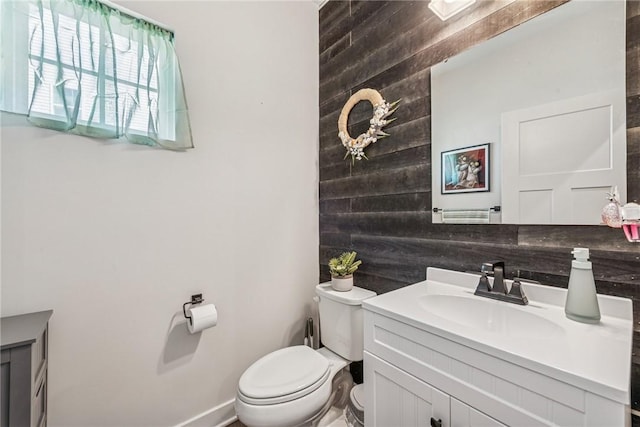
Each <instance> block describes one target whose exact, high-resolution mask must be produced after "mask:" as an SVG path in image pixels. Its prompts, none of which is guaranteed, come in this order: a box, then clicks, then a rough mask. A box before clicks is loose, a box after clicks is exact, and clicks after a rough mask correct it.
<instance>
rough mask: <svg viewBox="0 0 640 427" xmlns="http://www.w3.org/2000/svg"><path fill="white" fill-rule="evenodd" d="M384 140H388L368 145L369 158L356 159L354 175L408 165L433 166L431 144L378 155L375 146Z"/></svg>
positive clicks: (381, 142) (353, 168)
mask: <svg viewBox="0 0 640 427" xmlns="http://www.w3.org/2000/svg"><path fill="white" fill-rule="evenodd" d="M384 142H386V140H385V139H382V140H380V141H379V142H376V143H375V144H372V145H370V146H369V147H367V151H366V154H367V157H368V158H369V160H366V159H363V160H356V161H355V162H354V163H353V165H352V167H351V175H352V176H357V175H367V174H371V173H377V172H383V171H389V170H391V169H400V168H405V167H408V166H418V165H423V166H427V167H430V166H431V162H430V158H431V145H421V146H417V147H412V148H408V149H406V150H398V151H394V152H392V153H389V154H383V155H378V153H377V152H376V150H375V149H374V148H375V147H377V146H378V145H381V144H383V143H384ZM425 178H426V177H425ZM426 184H430V183H426Z"/></svg>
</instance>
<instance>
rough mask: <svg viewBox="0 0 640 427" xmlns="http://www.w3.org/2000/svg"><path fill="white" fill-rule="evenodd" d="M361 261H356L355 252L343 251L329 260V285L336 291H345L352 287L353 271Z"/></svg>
mask: <svg viewBox="0 0 640 427" xmlns="http://www.w3.org/2000/svg"><path fill="white" fill-rule="evenodd" d="M360 264H362V261H360V260H358V261H356V253H355V252H353V251H352V252H344V253H343V254H342V255H340V256H339V257H338V258H331V259H330V260H329V272H331V287H332V288H333V289H334V290H336V291H341V292H346V291H350V290H351V288H353V273H354V272H355V271H356V270H357V269H358V266H359V265H360Z"/></svg>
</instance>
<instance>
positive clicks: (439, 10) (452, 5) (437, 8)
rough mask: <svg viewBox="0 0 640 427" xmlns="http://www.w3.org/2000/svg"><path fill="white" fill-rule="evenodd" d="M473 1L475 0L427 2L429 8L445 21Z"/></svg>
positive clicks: (437, 0) (435, 0) (434, 0)
mask: <svg viewBox="0 0 640 427" xmlns="http://www.w3.org/2000/svg"><path fill="white" fill-rule="evenodd" d="M475 2H476V0H431V1H430V2H429V9H431V11H432V12H433V13H435V14H436V15H438V18H440V19H442V20H443V21H446V20H447V19H449V18H451V17H452V16H453V15H455V14H456V13H458V12H461V11H463V10H464V9H466V8H467V7H469V6H471V5H472V4H474V3H475Z"/></svg>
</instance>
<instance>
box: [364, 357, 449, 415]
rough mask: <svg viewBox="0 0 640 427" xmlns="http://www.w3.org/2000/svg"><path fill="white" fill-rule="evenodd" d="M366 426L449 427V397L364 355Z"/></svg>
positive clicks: (396, 369) (383, 362)
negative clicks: (436, 426)
mask: <svg viewBox="0 0 640 427" xmlns="http://www.w3.org/2000/svg"><path fill="white" fill-rule="evenodd" d="M364 374H365V380H364V382H365V384H367V385H368V386H367V387H366V389H365V390H366V396H365V397H366V402H367V404H366V405H365V416H364V419H365V423H366V426H367V427H390V426H393V427H424V426H431V425H438V426H442V427H449V426H450V423H449V396H448V395H446V394H444V393H442V392H441V391H440V390H438V389H436V388H433V387H431V386H430V385H429V384H427V383H425V382H422V381H420V380H419V379H417V378H415V377H414V376H412V375H410V374H408V373H406V372H404V371H402V370H400V369H398V368H396V367H394V366H392V365H390V364H388V363H387V362H385V361H383V360H382V359H379V358H377V357H376V356H374V355H372V354H370V353H367V352H365V353H364Z"/></svg>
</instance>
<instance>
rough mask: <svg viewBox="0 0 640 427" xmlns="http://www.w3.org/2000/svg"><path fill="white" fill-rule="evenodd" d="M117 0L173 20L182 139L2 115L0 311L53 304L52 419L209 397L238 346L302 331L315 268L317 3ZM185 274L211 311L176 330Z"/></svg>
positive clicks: (244, 348)
mask: <svg viewBox="0 0 640 427" xmlns="http://www.w3.org/2000/svg"><path fill="white" fill-rule="evenodd" d="M121 3H122V4H123V5H124V6H125V7H127V8H129V9H132V10H135V11H138V12H140V13H142V14H145V15H146V16H149V17H151V18H153V19H155V20H158V21H160V22H163V23H165V24H167V25H169V26H171V27H172V28H174V29H175V31H176V46H177V50H178V53H179V55H180V59H181V64H182V70H183V74H184V78H185V87H186V91H187V97H188V103H189V107H190V112H191V125H192V129H193V135H194V143H195V145H196V148H195V149H194V150H190V151H188V152H186V153H174V152H169V151H163V150H154V149H149V148H146V147H135V146H130V145H126V144H115V145H114V144H111V143H103V142H99V141H95V140H90V139H85V138H82V137H77V136H69V135H65V134H62V133H56V132H53V131H47V130H42V129H37V128H33V127H28V126H25V125H23V124H22V122H21V121H18V122H16V121H15V120H14V119H13V118H11V117H6V116H5V117H3V126H2V155H1V158H2V181H1V182H2V231H3V236H2V254H3V257H2V315H3V316H7V315H13V314H18V313H24V312H30V311H38V310H45V309H53V310H54V315H53V317H52V319H51V322H50V328H51V331H50V360H49V363H50V364H49V381H50V383H49V425H50V426H66V427H68V426H83V427H86V426H98V425H102V426H133V425H138V426H142V425H145V426H165V425H176V424H178V423H181V422H184V421H186V420H188V419H190V418H192V417H196V416H198V414H201V413H203V412H206V411H208V410H210V409H212V408H214V407H216V406H218V405H225V404H227V406H224V407H223V408H222V409H223V411H222V412H224V410H226V409H228V408H229V405H228V404H230V402H231V400H232V399H233V397H234V393H235V388H236V384H237V380H238V378H239V376H240V375H241V373H242V372H243V370H244V369H245V368H246V367H247V366H248V365H249V364H250V363H251V362H253V361H254V360H255V359H257V358H258V357H259V356H261V355H263V354H264V353H266V352H268V351H271V350H273V349H276V348H279V347H282V346H286V345H288V344H290V343H291V342H297V343H301V341H302V327H303V320H304V319H305V318H306V316H307V315H308V314H309V313H310V311H311V309H312V303H311V298H312V297H313V291H314V286H315V285H316V284H317V278H318V265H317V253H318V201H317V199H318V196H317V189H318V171H317V169H318V141H317V135H318V119H317V117H318V107H317V106H318V65H317V61H318V17H317V14H318V11H317V5H315V4H314V3H312V2H213V1H211V2H187V1H166V2H121ZM197 292H202V293H203V294H204V297H205V299H206V300H207V301H209V302H214V303H215V304H216V305H217V307H218V311H219V324H218V326H217V327H215V328H213V329H209V330H206V331H204V332H203V333H202V334H200V335H189V334H188V333H187V332H186V327H185V325H184V319H183V318H182V314H181V309H182V303H183V302H185V301H187V300H188V299H189V297H190V295H191V294H192V293H197ZM216 414H218V415H219V413H216ZM216 414H213V415H216ZM223 415H226V416H228V415H229V413H228V412H225V414H223ZM231 415H232V414H231ZM200 421H201V422H202V424H207V423H208V424H209V425H211V424H213V423H216V422H217V421H219V420H216V419H215V417H214V416H210V417H208V418H205V419H202V420H200ZM205 421H206V422H205Z"/></svg>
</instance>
